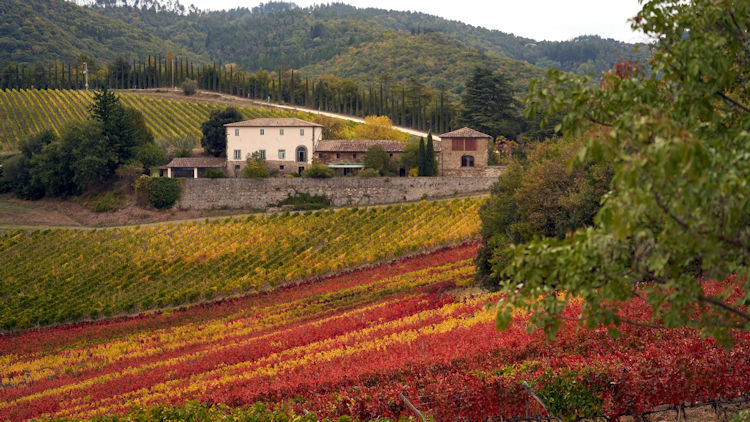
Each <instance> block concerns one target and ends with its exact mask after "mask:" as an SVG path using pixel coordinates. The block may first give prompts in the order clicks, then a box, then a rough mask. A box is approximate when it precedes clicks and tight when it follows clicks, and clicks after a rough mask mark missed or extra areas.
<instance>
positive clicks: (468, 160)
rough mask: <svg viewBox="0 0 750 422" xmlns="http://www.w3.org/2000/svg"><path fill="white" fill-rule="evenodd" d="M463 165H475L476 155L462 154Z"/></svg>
mask: <svg viewBox="0 0 750 422" xmlns="http://www.w3.org/2000/svg"><path fill="white" fill-rule="evenodd" d="M461 167H474V157H473V156H471V155H464V156H462V157H461Z"/></svg>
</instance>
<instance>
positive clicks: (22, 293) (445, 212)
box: [0, 198, 484, 330]
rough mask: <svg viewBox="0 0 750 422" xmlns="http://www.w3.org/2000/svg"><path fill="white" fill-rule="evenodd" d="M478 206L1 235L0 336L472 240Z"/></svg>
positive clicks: (456, 203)
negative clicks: (9, 331) (4, 333)
mask: <svg viewBox="0 0 750 422" xmlns="http://www.w3.org/2000/svg"><path fill="white" fill-rule="evenodd" d="M483 201H484V199H483V198H465V199H454V200H450V201H435V202H420V203H411V204H405V205H393V206H384V207H372V208H360V209H356V208H348V209H339V210H327V211H319V212H306V213H303V214H295V213H292V214H289V213H283V214H269V215H251V216H247V217H237V218H226V219H220V220H211V221H193V222H183V223H168V224H155V225H149V226H130V227H120V228H112V229H98V230H73V229H59V228H58V229H47V230H34V231H28V230H13V231H7V232H4V233H1V234H0V268H3V269H4V270H3V283H1V284H0V297H2V298H3V300H2V301H0V324H1V327H2V328H3V329H5V330H10V329H16V328H29V327H34V326H43V325H50V324H56V323H62V322H75V321H80V320H82V319H88V318H99V317H107V316H112V315H118V314H126V313H137V312H140V311H143V310H148V309H154V308H163V307H167V306H176V305H182V304H188V303H195V302H200V301H205V300H209V299H214V298H217V297H224V296H231V295H236V294H242V293H244V292H249V291H257V290H268V289H272V288H275V287H277V286H279V285H283V284H286V283H289V282H294V281H299V280H302V279H308V278H311V277H318V276H321V275H324V274H328V273H332V272H335V271H340V270H342V269H345V268H349V267H354V266H358V265H362V264H367V263H373V262H379V261H383V260H386V259H389V258H392V257H398V256H403V255H404V254H409V253H414V252H416V251H421V250H426V249H433V248H436V247H439V246H442V245H451V244H457V243H461V242H464V241H467V240H470V239H473V238H475V237H476V236H477V234H478V231H479V218H478V215H477V211H478V209H479V206H480V205H481V203H482V202H483Z"/></svg>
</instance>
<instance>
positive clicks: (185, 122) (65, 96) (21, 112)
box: [0, 89, 313, 150]
mask: <svg viewBox="0 0 750 422" xmlns="http://www.w3.org/2000/svg"><path fill="white" fill-rule="evenodd" d="M118 95H119V96H120V99H121V100H122V102H123V104H125V105H126V106H129V107H133V108H135V109H137V110H140V111H141V112H142V113H143V117H144V118H145V119H146V125H147V126H148V127H149V129H151V131H152V132H153V133H154V137H155V138H156V139H170V138H175V137H181V136H186V135H192V136H194V137H195V138H196V139H200V137H201V132H200V125H201V123H202V122H203V121H205V120H206V119H208V115H209V113H210V112H211V110H212V109H214V108H217V107H219V106H217V105H214V104H205V103H198V102H191V101H175V100H171V99H164V98H153V97H148V96H142V95H137V94H131V93H120V94H118ZM92 98H93V92H91V91H88V92H87V91H80V90H57V89H49V90H35V89H21V90H0V139H1V140H2V142H1V143H0V148H1V150H14V149H16V148H17V145H18V141H19V140H21V139H24V138H25V137H27V136H29V135H31V134H33V133H36V132H40V131H41V130H43V129H53V130H54V131H55V132H57V133H58V134H59V132H60V130H61V129H62V128H63V127H64V126H65V125H66V124H67V123H68V122H71V121H74V120H84V119H86V118H87V117H88V115H89V112H88V106H89V104H90V103H91V101H92ZM237 108H238V109H239V110H240V112H241V113H242V115H243V116H244V118H245V119H254V118H258V117H296V118H300V119H303V120H311V119H313V115H311V114H308V113H302V112H295V111H282V110H277V109H272V108H260V107H258V108H255V107H245V106H242V107H237Z"/></svg>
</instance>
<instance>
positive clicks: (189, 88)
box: [182, 79, 198, 95]
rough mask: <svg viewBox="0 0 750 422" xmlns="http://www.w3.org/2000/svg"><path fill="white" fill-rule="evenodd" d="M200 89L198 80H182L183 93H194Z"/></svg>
mask: <svg viewBox="0 0 750 422" xmlns="http://www.w3.org/2000/svg"><path fill="white" fill-rule="evenodd" d="M197 91H198V81H196V80H194V79H185V80H184V81H183V82H182V93H183V94H185V95H194V94H195V93H196V92H197Z"/></svg>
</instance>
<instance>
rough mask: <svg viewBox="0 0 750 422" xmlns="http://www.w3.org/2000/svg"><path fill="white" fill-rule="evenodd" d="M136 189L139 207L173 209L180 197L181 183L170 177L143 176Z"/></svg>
mask: <svg viewBox="0 0 750 422" xmlns="http://www.w3.org/2000/svg"><path fill="white" fill-rule="evenodd" d="M134 189H135V196H136V200H137V201H138V204H139V205H141V206H148V205H151V206H153V207H154V208H156V209H160V210H163V209H168V208H172V206H173V205H174V204H175V202H177V199H178V198H179V197H180V182H179V181H178V180H177V179H172V178H168V177H157V176H145V175H144V176H141V177H139V178H138V180H136V181H135V186H134Z"/></svg>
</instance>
